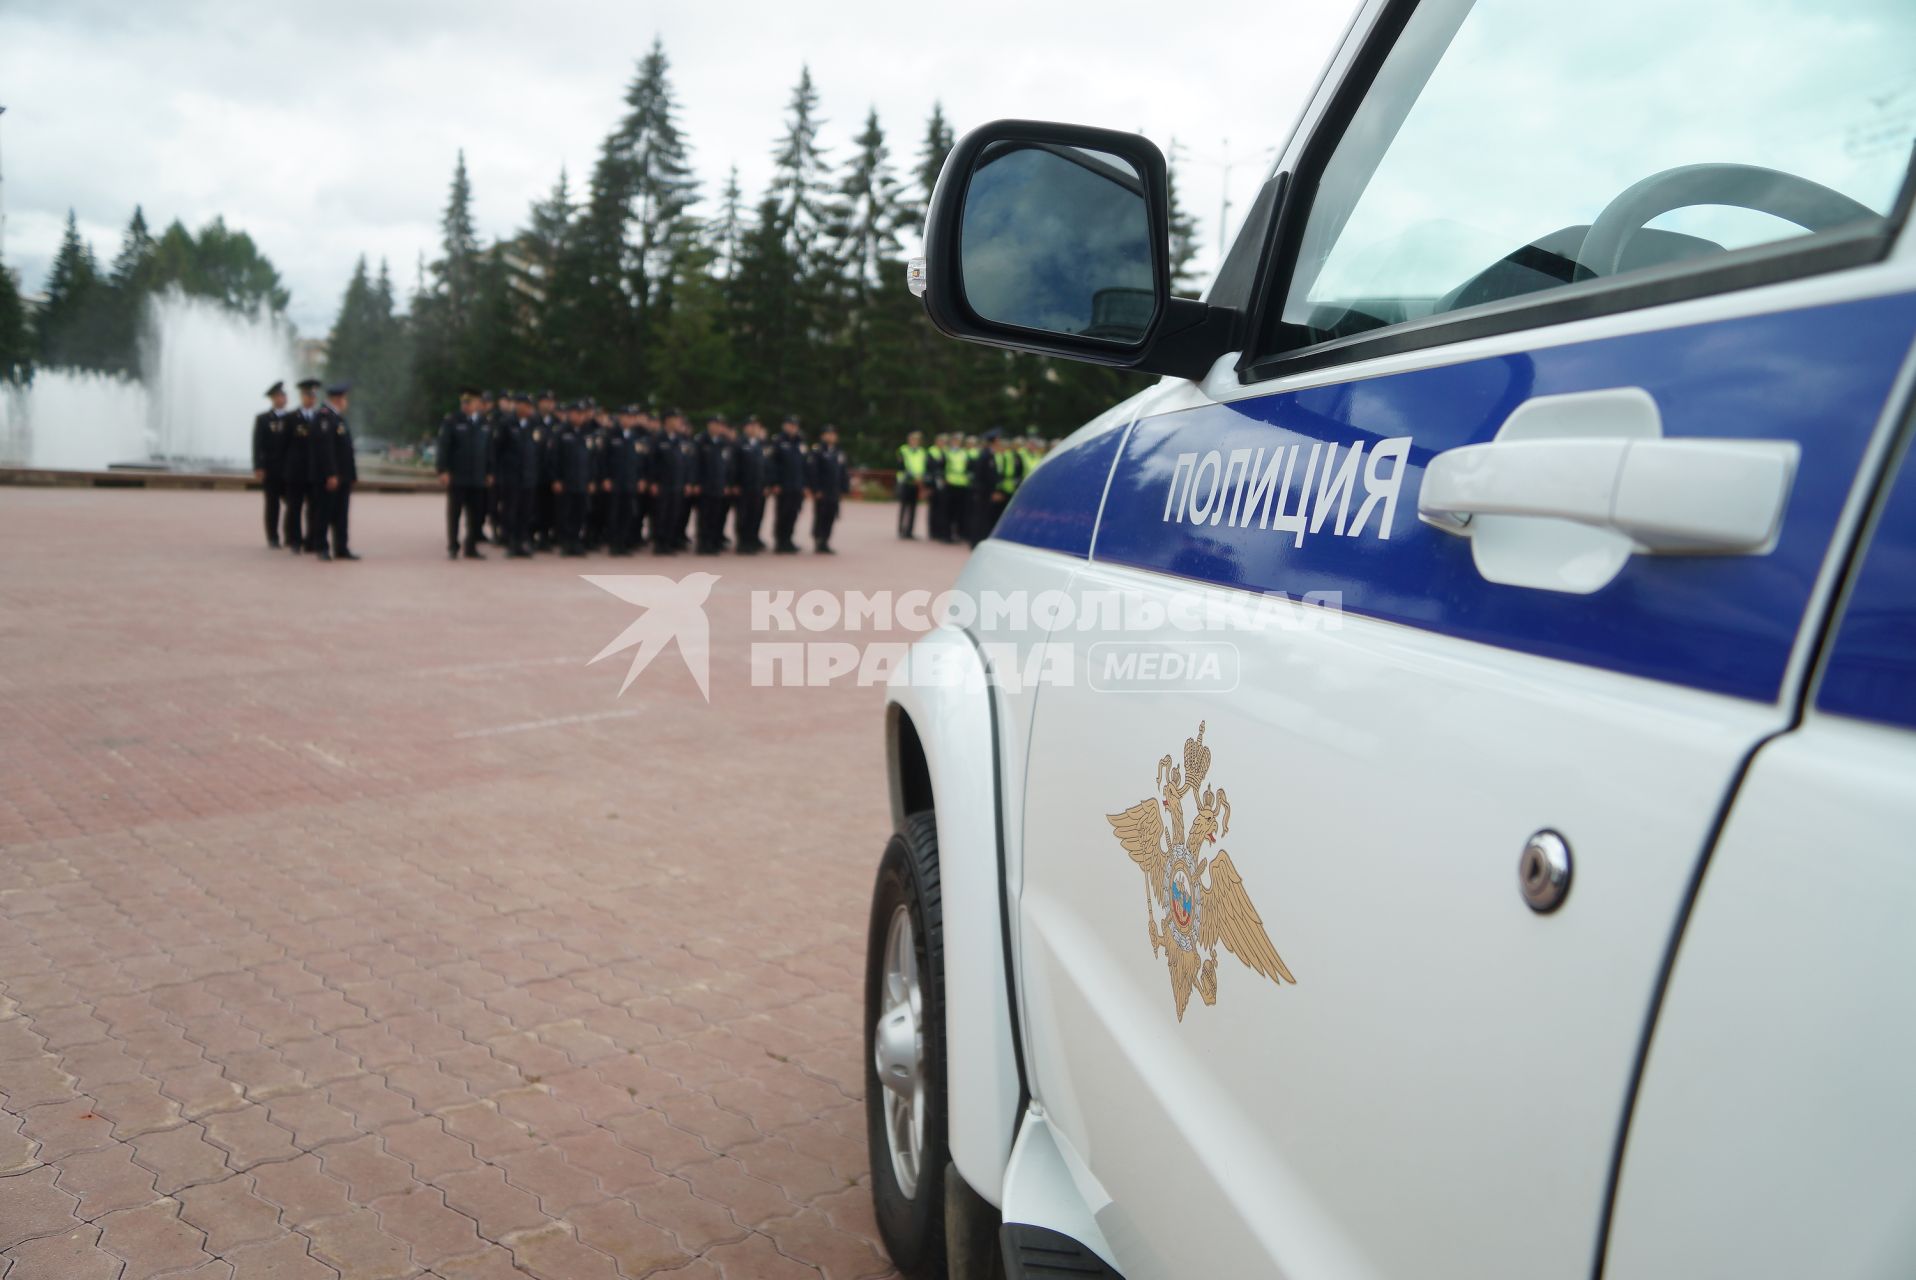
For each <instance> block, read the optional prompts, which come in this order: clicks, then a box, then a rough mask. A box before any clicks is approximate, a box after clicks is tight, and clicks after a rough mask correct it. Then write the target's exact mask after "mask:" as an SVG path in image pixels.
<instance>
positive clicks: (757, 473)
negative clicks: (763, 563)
mask: <svg viewBox="0 0 1916 1280" xmlns="http://www.w3.org/2000/svg"><path fill="white" fill-rule="evenodd" d="M770 474H771V458H770V456H769V455H768V454H767V453H766V445H765V424H764V423H762V422H760V421H759V420H758V415H757V414H753V415H752V416H751V417H749V418H747V419H746V420H745V438H744V439H743V440H741V441H739V444H738V508H737V513H736V514H735V515H734V516H733V517H732V530H733V534H734V536H735V538H736V540H737V542H738V553H739V554H740V555H742V556H755V555H757V554H758V553H759V552H761V551H763V550H765V539H764V537H763V526H764V524H765V485H766V482H767V480H768V478H769V477H770Z"/></svg>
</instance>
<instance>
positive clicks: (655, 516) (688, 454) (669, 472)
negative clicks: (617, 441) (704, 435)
mask: <svg viewBox="0 0 1916 1280" xmlns="http://www.w3.org/2000/svg"><path fill="white" fill-rule="evenodd" d="M696 474H697V473H696V471H695V470H694V469H693V452H692V449H691V441H690V440H689V439H688V438H687V436H686V430H685V415H684V414H682V413H680V412H679V411H678V410H677V409H667V410H666V411H665V434H664V435H662V436H660V437H659V442H658V444H657V446H655V447H654V448H653V450H652V477H651V479H652V554H654V555H660V556H669V555H675V554H677V552H678V550H679V530H680V528H682V527H683V526H684V523H685V521H684V512H685V510H686V507H687V506H688V505H689V504H688V501H687V499H688V498H690V497H691V496H692V495H691V494H690V493H689V492H688V490H690V489H692V488H694V487H695V485H694V480H695V476H696Z"/></svg>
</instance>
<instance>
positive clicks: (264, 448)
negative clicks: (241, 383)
mask: <svg viewBox="0 0 1916 1280" xmlns="http://www.w3.org/2000/svg"><path fill="white" fill-rule="evenodd" d="M266 399H267V401H268V404H269V407H268V408H267V410H266V412H264V413H262V414H259V415H258V416H256V417H255V418H254V419H253V479H255V480H257V481H258V482H259V486H260V488H261V489H262V490H264V491H265V494H266V545H267V546H269V547H271V548H272V549H273V550H275V551H277V550H279V548H280V545H281V544H280V540H279V513H280V502H281V499H282V498H283V497H284V496H285V483H286V481H285V469H286V418H287V415H288V413H289V412H290V411H289V410H288V409H287V407H286V384H285V383H284V382H275V383H274V384H273V385H272V386H270V387H268V388H266Z"/></svg>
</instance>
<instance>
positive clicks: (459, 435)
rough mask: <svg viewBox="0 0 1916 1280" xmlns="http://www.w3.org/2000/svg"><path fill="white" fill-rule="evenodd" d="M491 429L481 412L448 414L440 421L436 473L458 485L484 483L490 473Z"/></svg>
mask: <svg viewBox="0 0 1916 1280" xmlns="http://www.w3.org/2000/svg"><path fill="white" fill-rule="evenodd" d="M491 453H492V430H491V428H490V426H489V425H488V424H487V422H486V419H485V417H484V415H472V416H468V415H467V414H463V413H449V414H447V415H446V420H445V421H444V422H442V423H440V424H439V474H441V475H443V476H447V477H450V478H451V480H452V483H454V484H459V485H483V484H485V482H486V477H487V476H488V475H490V474H491V466H492V458H491Z"/></svg>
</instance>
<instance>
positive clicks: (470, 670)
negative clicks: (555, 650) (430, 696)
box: [413, 658, 579, 676]
mask: <svg viewBox="0 0 1916 1280" xmlns="http://www.w3.org/2000/svg"><path fill="white" fill-rule="evenodd" d="M578 661H579V660H578V659H577V658H509V659H506V660H505V661H502V662H462V663H459V664H458V665H456V666H450V667H421V668H419V669H418V670H417V671H415V672H413V674H414V675H419V676H464V675H478V674H480V673H482V672H487V671H516V670H518V669H519V668H520V667H556V666H559V665H561V664H563V663H573V664H576V663H578Z"/></svg>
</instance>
